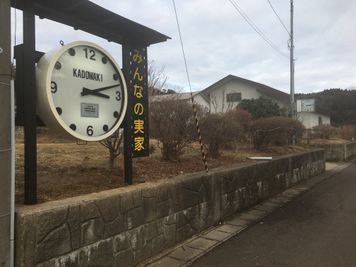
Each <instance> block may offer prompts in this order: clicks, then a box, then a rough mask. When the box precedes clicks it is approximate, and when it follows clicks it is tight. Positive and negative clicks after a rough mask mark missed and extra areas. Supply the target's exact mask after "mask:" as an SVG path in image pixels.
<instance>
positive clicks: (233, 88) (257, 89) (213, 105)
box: [150, 75, 330, 129]
mask: <svg viewBox="0 0 356 267" xmlns="http://www.w3.org/2000/svg"><path fill="white" fill-rule="evenodd" d="M260 97H266V98H269V99H271V100H273V101H275V102H276V103H277V104H278V105H279V106H280V108H284V109H285V110H286V111H287V110H289V105H290V104H289V103H290V102H289V101H290V100H289V94H287V93H285V92H282V91H279V90H277V89H275V88H272V87H270V86H267V85H264V84H261V83H257V82H254V81H251V80H247V79H244V78H241V77H237V76H234V75H228V76H226V77H224V78H222V79H221V80H219V81H217V82H215V83H214V84H212V85H210V86H209V87H207V88H206V89H204V90H202V91H199V92H194V93H193V99H194V101H195V103H197V104H199V105H200V106H202V107H203V108H204V109H205V110H206V111H210V112H212V113H219V112H227V111H229V110H231V109H234V108H235V107H236V106H237V105H238V104H239V103H240V101H241V100H243V99H257V98H260ZM173 99H177V100H184V101H188V100H190V99H191V94H190V93H178V94H167V95H157V96H153V97H151V99H150V102H157V101H165V100H173ZM298 101H299V102H298ZM298 101H297V112H298V113H297V118H298V120H299V121H300V122H302V123H303V125H304V126H305V128H307V129H310V128H312V127H314V126H317V125H320V124H330V117H329V116H327V115H323V114H320V113H317V112H316V111H315V105H314V104H313V103H314V102H312V101H309V102H308V100H302V101H300V100H298ZM302 107H303V108H302ZM311 107H312V108H311Z"/></svg>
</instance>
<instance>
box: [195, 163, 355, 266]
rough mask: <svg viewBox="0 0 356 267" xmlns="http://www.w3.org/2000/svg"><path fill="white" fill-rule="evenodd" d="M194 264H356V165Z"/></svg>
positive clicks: (325, 181)
mask: <svg viewBox="0 0 356 267" xmlns="http://www.w3.org/2000/svg"><path fill="white" fill-rule="evenodd" d="M192 266H195V267H198V266H204V267H208V266H222V267H228V266H234V267H235V266H236V267H243V266H248V267H251V266H264V267H265V266H273V267H279V266H283V267H284V266H288V267H289V266H298V267H304V266H305V267H319V266H322V267H329V266H330V267H331V266H332V267H349V266H355V267H356V164H355V163H353V164H352V165H351V166H350V167H348V168H346V169H344V170H343V171H342V172H340V173H339V174H336V175H335V176H333V177H331V178H329V179H327V180H324V181H323V182H322V183H320V184H318V185H317V186H315V187H314V188H313V189H311V190H310V191H308V192H306V193H305V194H302V195H301V196H299V197H297V198H296V199H294V200H293V201H291V202H290V203H288V204H286V205H285V206H284V207H282V208H280V209H278V210H277V211H275V212H274V213H272V214H270V215H269V216H267V217H266V218H264V219H263V222H260V223H257V224H255V225H253V226H250V227H249V228H248V229H247V230H245V231H244V232H242V233H240V234H239V235H237V236H235V237H234V238H231V239H230V240H229V241H227V242H226V243H224V244H222V245H221V246H219V247H217V248H216V249H214V250H212V251H211V252H210V253H208V254H207V255H205V256H203V257H202V258H200V259H199V260H198V261H196V262H195V263H194V264H193V265H192Z"/></svg>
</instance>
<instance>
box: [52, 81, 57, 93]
mask: <svg viewBox="0 0 356 267" xmlns="http://www.w3.org/2000/svg"><path fill="white" fill-rule="evenodd" d="M57 89H58V87H57V84H56V83H55V82H51V92H52V94H55V93H57Z"/></svg>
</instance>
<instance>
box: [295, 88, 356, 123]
mask: <svg viewBox="0 0 356 267" xmlns="http://www.w3.org/2000/svg"><path fill="white" fill-rule="evenodd" d="M308 98H315V109H316V111H317V112H319V113H321V114H326V115H329V116H330V118H331V123H332V124H333V125H336V126H339V125H346V124H356V90H343V89H339V88H333V89H327V90H324V91H322V92H318V93H311V94H297V95H296V99H308Z"/></svg>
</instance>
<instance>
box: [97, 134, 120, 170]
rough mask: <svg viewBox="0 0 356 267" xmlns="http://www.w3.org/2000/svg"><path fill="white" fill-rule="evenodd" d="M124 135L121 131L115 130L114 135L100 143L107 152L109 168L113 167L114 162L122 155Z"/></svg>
mask: <svg viewBox="0 0 356 267" xmlns="http://www.w3.org/2000/svg"><path fill="white" fill-rule="evenodd" d="M123 137H124V134H123V132H122V130H120V129H119V130H117V131H116V132H115V133H114V134H112V135H111V136H109V137H108V138H106V139H104V140H103V141H100V144H102V145H103V146H105V147H106V148H107V149H108V150H109V167H110V168H113V167H114V160H115V158H117V157H118V156H119V155H120V154H121V153H122V145H121V144H122V141H123Z"/></svg>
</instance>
